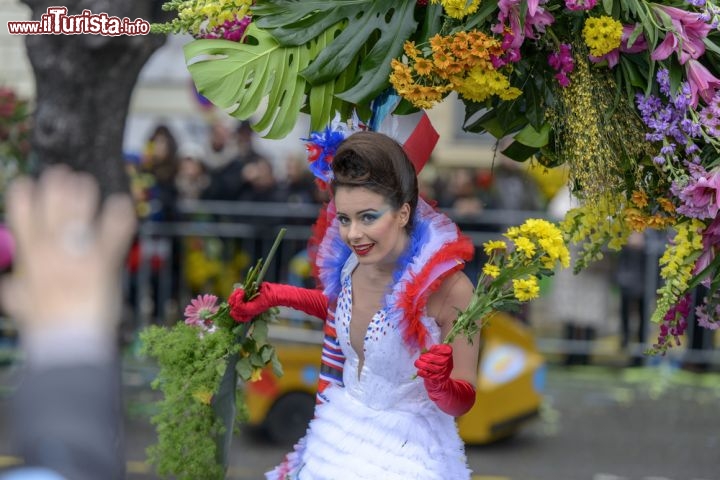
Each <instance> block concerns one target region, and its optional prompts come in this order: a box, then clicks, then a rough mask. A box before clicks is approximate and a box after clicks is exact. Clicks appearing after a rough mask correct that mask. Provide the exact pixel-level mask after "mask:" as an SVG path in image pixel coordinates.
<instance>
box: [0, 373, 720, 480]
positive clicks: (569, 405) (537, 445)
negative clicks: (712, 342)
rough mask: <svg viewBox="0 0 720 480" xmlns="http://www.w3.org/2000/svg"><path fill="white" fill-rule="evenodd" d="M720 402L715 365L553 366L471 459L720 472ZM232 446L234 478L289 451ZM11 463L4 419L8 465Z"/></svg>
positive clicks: (132, 403) (513, 479)
mask: <svg viewBox="0 0 720 480" xmlns="http://www.w3.org/2000/svg"><path fill="white" fill-rule="evenodd" d="M135 380H138V379H137V378H136V379H135ZM133 382H134V381H133V380H132V375H131V383H133ZM135 383H136V382H135ZM153 395H154V393H153V392H148V391H147V390H145V389H139V388H137V387H132V388H129V389H128V393H127V395H126V400H127V403H128V422H127V441H128V445H127V446H128V455H127V458H128V479H130V480H150V479H155V478H157V477H156V476H154V475H152V473H151V469H150V467H149V466H148V465H147V464H145V463H144V449H145V448H146V447H147V446H148V445H149V444H150V443H152V442H153V436H154V432H153V430H152V427H151V426H150V425H149V423H148V421H147V420H148V418H147V417H148V414H149V412H150V409H149V407H148V402H149V401H151V400H152V398H153ZM3 405H4V402H2V401H0V409H1V408H2V406H3ZM719 407H720V374H717V373H709V374H708V373H706V374H691V373H687V372H683V371H680V370H677V369H673V368H669V367H652V368H651V367H646V368H636V369H608V368H599V367H575V368H573V369H568V368H563V367H552V368H551V369H550V372H549V375H548V382H547V392H546V402H545V405H544V407H543V412H542V415H541V418H540V419H539V420H537V421H536V422H534V423H533V424H531V425H530V426H528V427H527V428H526V429H524V430H523V431H522V432H520V434H518V435H517V436H516V437H514V438H512V439H510V440H507V441H504V442H501V443H498V444H495V445H490V446H470V447H468V449H467V453H468V459H469V463H470V465H471V467H472V469H473V470H474V472H475V477H474V480H720V408H719ZM233 447H234V448H233V449H234V456H233V458H234V463H233V465H232V469H231V472H230V478H233V479H243V480H245V479H260V478H262V472H264V471H265V470H266V469H268V468H270V467H272V466H273V465H274V464H276V463H277V462H278V461H279V460H280V459H281V458H282V456H283V454H284V453H285V450H286V448H285V447H278V446H274V445H269V444H267V443H266V442H263V441H259V440H258V439H257V438H255V437H252V436H250V435H240V436H238V437H237V438H236V439H235V442H234V445H233ZM13 461H16V459H14V458H12V457H11V456H9V450H8V445H7V439H6V438H5V436H4V431H3V430H2V427H0V464H2V463H9V462H13ZM338 480H341V479H338Z"/></svg>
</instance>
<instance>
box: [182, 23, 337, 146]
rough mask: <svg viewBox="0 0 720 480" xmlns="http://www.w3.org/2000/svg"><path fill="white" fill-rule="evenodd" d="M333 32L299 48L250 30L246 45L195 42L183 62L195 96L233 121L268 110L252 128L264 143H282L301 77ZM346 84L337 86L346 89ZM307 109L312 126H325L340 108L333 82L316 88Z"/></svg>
mask: <svg viewBox="0 0 720 480" xmlns="http://www.w3.org/2000/svg"><path fill="white" fill-rule="evenodd" d="M337 31H338V30H337V27H333V28H329V29H328V30H326V31H325V32H324V33H322V35H320V36H319V37H318V38H316V39H314V40H312V41H310V42H307V43H306V44H303V45H299V46H283V45H281V44H280V43H279V42H278V41H277V40H276V39H275V38H273V36H272V35H270V34H269V33H268V32H266V31H263V30H260V29H259V28H257V27H256V26H255V25H253V24H251V25H250V26H248V29H247V37H246V41H247V43H237V42H231V41H228V40H196V41H193V42H190V43H189V44H187V45H186V46H185V59H186V61H187V62H188V65H189V66H188V68H189V70H190V74H191V75H192V77H193V80H194V81H195V85H196V86H197V89H198V91H199V92H200V93H201V94H202V95H204V96H205V97H207V98H208V99H209V100H210V101H211V102H213V103H214V104H215V105H217V106H218V107H220V108H222V109H224V110H226V111H227V112H228V113H229V114H231V115H232V116H234V117H236V118H239V119H242V120H246V119H248V118H250V117H251V116H252V115H253V114H255V113H256V112H257V111H258V110H260V108H261V103H262V101H263V100H264V99H265V98H267V100H268V104H267V106H266V107H264V108H265V110H264V113H263V114H262V116H261V118H260V119H259V120H258V121H257V123H255V124H254V125H253V128H254V129H255V130H256V131H265V130H266V129H267V132H266V133H265V135H264V136H265V137H267V138H283V137H285V136H287V134H288V133H290V131H291V130H292V129H293V127H294V126H295V122H296V121H297V118H298V116H299V113H300V112H301V110H302V108H303V105H304V102H305V93H306V90H307V88H308V85H307V82H306V80H305V79H304V78H303V77H302V76H301V75H300V72H301V71H302V70H304V69H305V68H306V67H307V66H308V65H309V64H310V62H311V61H312V60H313V59H314V58H315V57H316V56H317V55H318V53H319V52H320V51H322V50H323V49H325V48H326V46H327V45H328V44H329V43H330V42H331V41H332V39H333V37H334V35H335V33H336V32H337ZM345 82H346V80H343V79H341V80H340V81H338V82H337V84H338V85H340V86H342V87H344V86H345ZM314 89H317V91H316V92H314V93H313V96H312V102H311V104H310V115H311V117H312V122H313V125H324V124H327V123H328V122H329V121H330V120H331V119H332V117H333V116H334V114H335V110H336V109H339V107H340V105H339V104H338V102H337V100H336V99H335V98H334V95H335V92H336V80H335V79H333V80H331V81H329V82H325V84H323V85H317V86H316V87H314Z"/></svg>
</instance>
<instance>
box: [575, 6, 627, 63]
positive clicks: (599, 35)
mask: <svg viewBox="0 0 720 480" xmlns="http://www.w3.org/2000/svg"><path fill="white" fill-rule="evenodd" d="M582 35H583V39H584V40H585V44H586V45H587V46H588V48H590V54H592V55H593V56H595V57H602V56H603V55H605V54H606V53H610V52H611V51H613V50H615V49H616V48H618V47H619V46H620V41H621V39H622V23H620V22H619V21H617V20H615V19H614V18H610V17H607V16H601V17H590V18H588V19H587V20H585V26H584V27H583V31H582Z"/></svg>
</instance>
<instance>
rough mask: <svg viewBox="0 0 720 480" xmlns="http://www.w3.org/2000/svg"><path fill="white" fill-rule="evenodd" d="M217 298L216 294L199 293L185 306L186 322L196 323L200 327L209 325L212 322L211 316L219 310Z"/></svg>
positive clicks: (189, 323)
mask: <svg viewBox="0 0 720 480" xmlns="http://www.w3.org/2000/svg"><path fill="white" fill-rule="evenodd" d="M217 300H218V298H217V297H216V296H215V295H209V294H205V295H198V296H197V298H194V299H192V300H191V301H190V305H188V306H187V307H185V312H184V313H185V323H186V324H187V325H196V326H199V327H209V326H210V325H211V324H212V319H211V318H210V317H211V316H212V315H214V314H215V313H216V312H217V310H218V306H217Z"/></svg>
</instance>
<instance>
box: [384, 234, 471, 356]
mask: <svg viewBox="0 0 720 480" xmlns="http://www.w3.org/2000/svg"><path fill="white" fill-rule="evenodd" d="M474 253H475V248H474V247H473V244H472V241H471V240H470V239H469V238H468V237H466V236H464V235H462V234H461V233H460V229H458V238H457V239H456V240H455V241H453V242H450V243H447V244H445V245H443V246H442V248H440V250H439V251H438V252H437V253H436V254H435V255H433V257H432V259H431V260H430V261H429V262H428V263H426V264H425V266H424V267H423V268H422V270H420V272H418V274H416V275H414V276H413V277H412V278H411V279H410V281H408V282H407V284H406V285H405V288H404V289H403V290H402V291H401V292H400V295H399V298H398V306H399V307H400V309H402V311H403V312H404V321H405V325H404V327H405V328H404V331H403V339H404V341H405V345H409V346H414V347H420V348H422V347H424V346H425V342H426V337H427V330H426V329H425V326H424V325H423V324H422V322H421V321H420V318H421V316H422V312H423V310H424V309H425V306H426V305H427V302H428V299H429V298H430V295H431V294H432V293H433V292H435V291H436V290H437V289H438V288H439V287H440V285H441V284H442V282H443V281H444V280H445V279H446V278H448V276H450V275H451V274H453V273H454V272H456V271H458V270H462V268H463V267H464V266H465V265H464V263H458V264H457V265H456V266H453V267H450V268H449V269H448V270H447V271H445V272H443V273H442V274H441V275H440V276H438V277H437V278H436V279H435V280H433V282H432V283H431V284H430V285H429V286H428V287H424V285H425V283H426V282H427V281H428V279H429V277H430V273H431V272H432V271H433V269H434V268H435V267H437V265H439V264H441V263H443V262H447V261H449V260H456V259H457V260H464V261H468V260H470V259H472V257H473V255H474Z"/></svg>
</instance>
